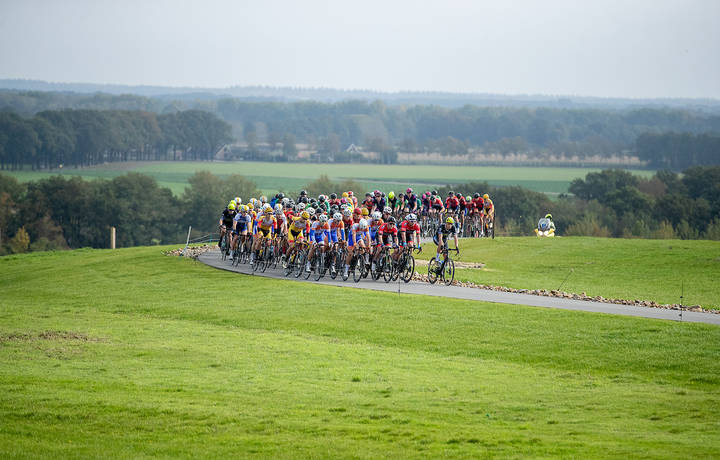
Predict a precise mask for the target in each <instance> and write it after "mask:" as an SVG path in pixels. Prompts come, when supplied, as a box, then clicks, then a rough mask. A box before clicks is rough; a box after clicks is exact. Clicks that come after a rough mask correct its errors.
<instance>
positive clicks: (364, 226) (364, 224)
mask: <svg viewBox="0 0 720 460" xmlns="http://www.w3.org/2000/svg"><path fill="white" fill-rule="evenodd" d="M358 227H360V229H361V230H365V229H367V228H368V223H367V221H366V220H365V219H360V222H358Z"/></svg>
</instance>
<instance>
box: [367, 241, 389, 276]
mask: <svg viewBox="0 0 720 460" xmlns="http://www.w3.org/2000/svg"><path fill="white" fill-rule="evenodd" d="M392 274H393V260H392V258H391V257H390V248H388V247H387V246H383V247H382V249H380V254H379V255H378V258H377V260H376V261H375V269H372V268H371V270H370V277H371V278H372V279H373V280H375V281H377V280H379V279H380V276H382V277H383V279H384V280H385V282H386V283H389V282H390V280H391V279H392Z"/></svg>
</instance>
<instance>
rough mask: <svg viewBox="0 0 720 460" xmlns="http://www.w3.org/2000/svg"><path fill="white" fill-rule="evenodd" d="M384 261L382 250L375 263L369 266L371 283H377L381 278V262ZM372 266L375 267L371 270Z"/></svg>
mask: <svg viewBox="0 0 720 460" xmlns="http://www.w3.org/2000/svg"><path fill="white" fill-rule="evenodd" d="M384 259H385V251H384V250H383V251H382V252H381V253H380V257H378V260H377V262H375V263H374V264H371V265H370V278H372V279H373V281H377V280H379V279H380V277H381V276H382V270H383V265H382V264H383V262H384ZM372 265H375V268H374V269H373V268H372Z"/></svg>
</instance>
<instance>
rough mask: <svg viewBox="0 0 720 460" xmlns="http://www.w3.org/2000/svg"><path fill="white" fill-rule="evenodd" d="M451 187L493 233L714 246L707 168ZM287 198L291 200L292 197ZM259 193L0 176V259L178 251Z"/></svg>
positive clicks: (231, 185) (241, 182)
mask: <svg viewBox="0 0 720 460" xmlns="http://www.w3.org/2000/svg"><path fill="white" fill-rule="evenodd" d="M411 185H412V184H411ZM304 188H305V189H306V190H308V192H309V193H310V194H312V195H316V194H320V193H323V194H329V193H332V192H335V193H341V192H343V191H347V190H354V191H355V192H356V193H358V194H362V188H361V186H360V184H358V183H356V182H353V181H345V182H342V183H336V182H333V181H331V180H330V179H328V178H327V177H320V178H319V179H317V180H315V181H312V182H310V183H308V184H306V185H305V186H304ZM421 189H422V187H416V190H417V191H420V190H421ZM451 189H452V190H454V191H456V192H460V193H463V194H466V195H472V194H473V193H475V192H478V193H485V192H487V193H489V194H490V196H491V197H492V199H493V202H494V203H495V206H496V209H497V218H498V222H497V224H498V227H497V229H498V234H499V235H511V236H518V235H532V230H533V228H534V227H535V225H536V224H537V220H538V219H539V218H540V217H542V216H544V215H545V214H546V213H548V212H550V213H552V214H553V216H554V220H555V224H556V226H557V232H558V234H559V235H565V236H572V235H574V236H583V235H584V236H601V237H624V238H664V239H673V238H682V239H698V238H704V239H713V240H720V167H717V166H715V167H693V168H689V169H687V170H685V171H684V173H683V174H682V175H679V174H677V173H674V172H671V171H660V172H658V173H657V174H655V175H654V176H653V177H651V178H649V179H643V178H639V177H637V176H634V175H632V174H630V173H628V172H626V171H622V170H605V171H602V172H597V173H589V174H588V175H587V176H586V177H585V178H584V179H576V180H574V181H573V182H572V184H571V186H570V191H571V192H572V193H573V195H563V196H561V197H560V198H559V199H556V200H551V199H550V198H548V197H547V195H545V194H542V193H538V192H533V191H531V190H527V189H525V188H523V187H519V186H512V187H493V186H489V185H488V184H487V183H468V184H459V185H458V184H455V185H447V186H445V187H442V188H440V189H439V190H438V191H439V193H440V195H441V196H443V197H445V196H446V195H447V192H448V191H449V190H451ZM287 192H288V195H291V196H296V194H297V193H298V192H299V191H287ZM259 194H260V192H259V190H258V189H257V186H256V184H255V183H254V182H252V181H250V180H248V179H246V178H244V177H242V176H239V175H231V176H228V177H226V178H221V177H217V176H215V175H213V174H211V173H209V172H197V173H195V174H194V175H193V176H191V177H190V179H189V185H188V187H187V188H186V189H185V192H184V193H183V195H182V196H180V197H177V196H174V195H173V194H172V192H171V191H170V189H168V188H164V187H159V186H158V184H157V182H156V181H155V179H154V178H152V177H150V176H145V175H142V174H138V173H129V174H126V175H124V176H119V177H116V178H114V179H112V180H105V179H98V180H92V181H86V180H83V179H81V178H78V177H73V178H69V179H66V178H65V177H63V176H54V177H50V178H47V179H42V180H38V181H33V182H28V183H20V182H18V181H17V180H16V179H15V178H14V177H12V176H8V175H5V174H0V254H7V253H13V252H25V251H28V250H48V249H65V248H81V247H87V246H89V247H94V248H107V247H109V244H110V242H109V235H110V227H116V228H117V244H118V246H120V247H123V246H136V245H151V244H172V243H180V242H182V241H184V239H185V236H186V232H187V228H188V226H192V228H193V229H194V235H199V234H204V233H212V232H216V231H217V225H218V219H219V216H220V213H221V211H222V210H223V209H224V207H225V205H226V204H227V201H228V200H229V199H232V198H234V197H235V196H240V197H242V198H243V199H245V200H247V199H248V198H250V197H257V196H259Z"/></svg>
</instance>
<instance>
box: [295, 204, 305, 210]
mask: <svg viewBox="0 0 720 460" xmlns="http://www.w3.org/2000/svg"><path fill="white" fill-rule="evenodd" d="M297 208H298V211H302V210H303V209H305V203H298V205H297Z"/></svg>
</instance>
